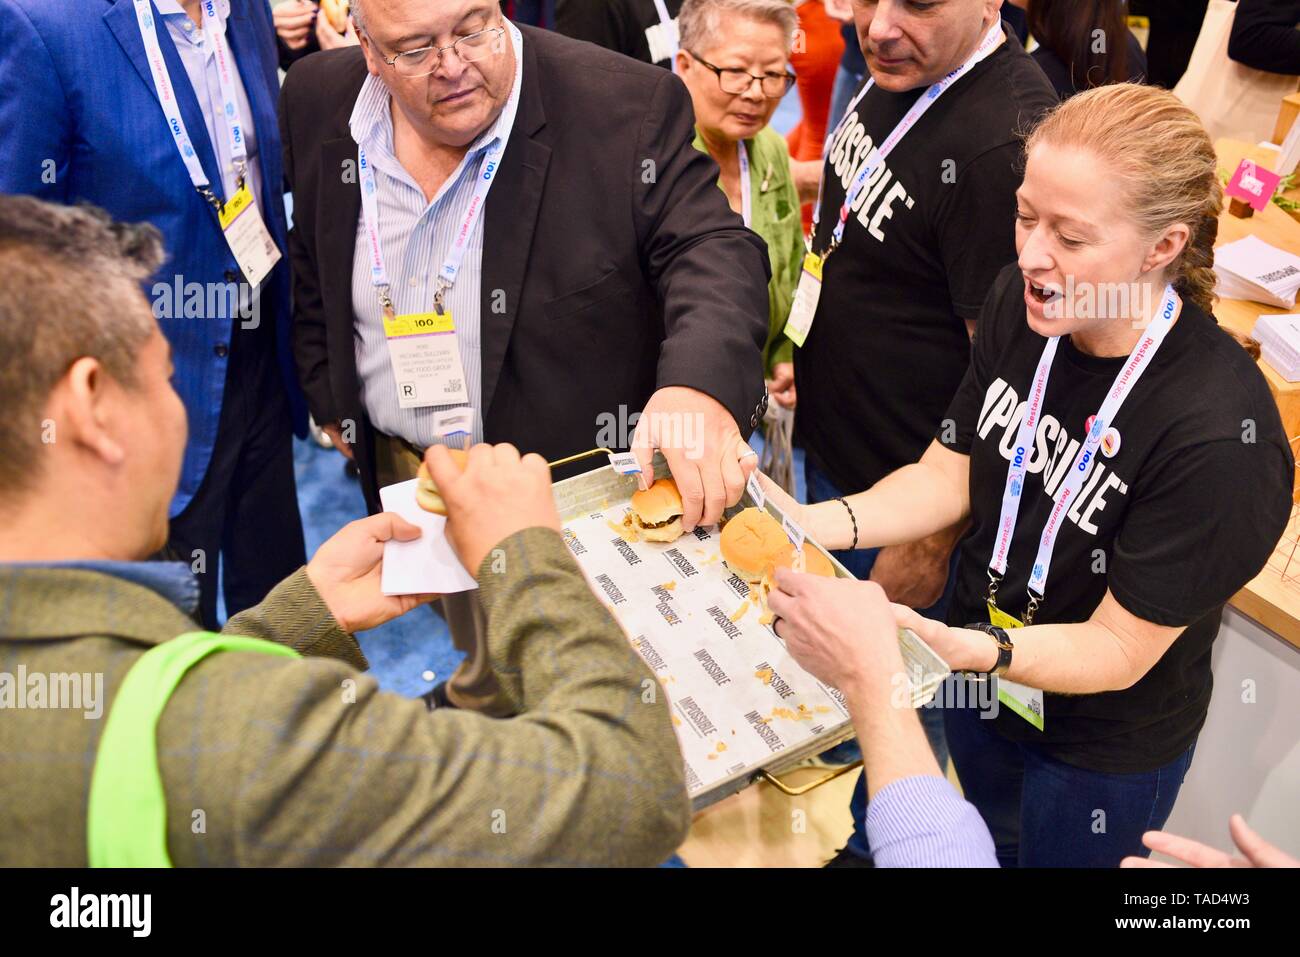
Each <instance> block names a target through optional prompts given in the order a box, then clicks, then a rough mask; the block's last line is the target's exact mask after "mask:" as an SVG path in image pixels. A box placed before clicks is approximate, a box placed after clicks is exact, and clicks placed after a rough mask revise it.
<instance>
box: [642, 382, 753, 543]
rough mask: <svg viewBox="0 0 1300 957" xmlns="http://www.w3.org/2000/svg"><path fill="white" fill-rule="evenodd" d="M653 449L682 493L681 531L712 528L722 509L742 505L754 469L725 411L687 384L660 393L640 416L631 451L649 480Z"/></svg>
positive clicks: (746, 447) (737, 430)
mask: <svg viewBox="0 0 1300 957" xmlns="http://www.w3.org/2000/svg"><path fill="white" fill-rule="evenodd" d="M655 449H658V450H659V451H660V452H662V453H663V456H664V459H665V460H667V462H668V468H669V469H670V470H671V471H672V473H673V481H675V482H676V483H677V489H678V491H680V492H681V495H682V530H683V531H685V532H689V531H691V530H692V529H694V528H695V526H697V525H716V524H717V523H718V519H720V518H721V517H722V511H723V509H725V508H726V507H727V506H729V505H735V504H736V503H737V502H738V501H740V496H741V493H742V492H744V490H745V481H746V479H748V478H749V473H750V472H752V471H753V470H754V468H755V466H757V465H758V456H757V455H756V454H754V452H753V451H752V450H751V449H750V448H749V446H748V445H746V444H745V441H744V439H742V438H741V435H740V430H739V429H738V428H736V420H735V419H733V418H732V417H731V413H730V412H728V411H727V409H726V407H725V406H723V405H722V403H720V402H718V400H717V399H714V398H713V397H712V396H709V395H705V394H704V393H703V392H700V391H699V390H697V389H691V388H687V387H686V386H665V387H664V388H662V389H660V390H658V391H657V392H656V393H655V394H654V395H652V396H651V397H650V401H649V402H647V403H646V406H645V409H643V410H642V412H641V418H640V419H639V420H638V422H637V426H636V434H635V435H633V436H632V451H633V453H634V454H635V455H636V458H637V461H638V462H639V463H640V464H641V474H642V475H644V476H649V477H652V478H653V475H654V473H653V470H652V467H651V462H652V460H653V459H654V452H655Z"/></svg>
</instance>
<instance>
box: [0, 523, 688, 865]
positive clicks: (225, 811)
mask: <svg viewBox="0 0 1300 957" xmlns="http://www.w3.org/2000/svg"><path fill="white" fill-rule="evenodd" d="M499 549H500V555H499V556H498V557H497V558H496V559H495V560H496V561H497V562H498V567H500V568H501V571H500V573H499V574H498V573H495V572H494V571H493V569H492V562H493V560H494V559H493V557H492V556H491V555H490V556H489V557H488V559H486V560H485V561H484V564H483V566H482V567H481V568H480V569H479V574H478V579H479V582H480V595H481V598H482V600H483V604H484V608H485V610H486V611H487V615H488V638H487V641H488V649H489V653H490V655H491V660H492V664H493V666H494V668H495V669H496V671H497V674H498V677H499V679H500V682H501V686H502V688H503V690H504V691H505V693H506V694H507V695H508V696H510V698H511V699H512V701H513V702H514V703H515V704H516V705H517V707H518V710H519V711H520V712H521V713H520V716H519V717H515V718H511V719H506V720H493V719H490V718H485V717H482V716H480V715H478V714H475V713H472V712H465V711H457V710H446V709H444V710H438V711H435V712H433V713H429V712H428V711H426V709H425V705H424V702H423V701H420V700H418V699H409V698H404V697H401V696H399V695H394V694H389V693H385V692H381V691H380V690H379V687H378V685H377V684H376V682H375V681H374V679H373V678H370V677H367V676H366V675H364V674H362V673H360V671H359V670H358V669H362V668H365V667H366V661H365V658H364V656H363V655H362V653H361V649H360V647H359V646H358V645H357V643H356V641H355V640H354V639H353V638H352V636H351V635H348V634H346V633H345V632H343V631H341V630H339V628H338V626H337V623H336V622H335V620H334V618H333V616H332V615H331V614H330V612H329V610H328V609H327V608H326V607H325V604H324V603H323V602H322V600H321V598H320V596H319V595H318V594H317V592H316V590H315V588H314V587H313V586H312V584H311V582H310V581H309V580H308V578H307V576H306V573H305V572H304V571H301V570H300V571H298V572H296V573H295V574H294V575H292V576H290V577H289V578H287V579H286V580H285V581H284V582H282V583H281V584H280V585H278V586H277V587H276V588H275V589H274V590H273V591H272V592H271V594H270V595H269V596H268V597H267V599H266V600H265V601H264V602H262V603H261V604H260V605H258V606H257V607H255V608H252V609H250V610H248V611H246V612H244V613H243V614H240V615H237V616H235V617H234V618H232V619H231V621H230V623H229V624H228V625H227V626H226V629H225V631H226V632H227V633H231V634H240V635H247V636H251V637H255V638H264V639H267V640H270V641H277V642H281V643H283V644H286V645H290V646H292V647H293V648H295V649H296V650H298V651H299V652H301V653H302V654H303V655H305V656H307V657H305V658H301V659H298V658H285V657H280V656H272V655H266V654H259V653H256V652H221V653H218V654H214V655H211V656H209V657H207V658H205V659H203V660H202V661H201V662H199V663H198V664H197V665H195V666H194V667H193V668H192V669H191V670H190V671H189V672H188V674H187V675H186V677H185V678H184V680H183V681H182V682H181V683H180V685H179V686H178V687H177V688H176V691H175V693H174V694H173V695H172V697H171V699H170V701H169V703H168V705H167V708H166V710H165V711H164V713H163V716H162V720H161V721H160V723H159V730H158V742H157V743H158V761H159V765H160V771H161V774H162V780H163V784H164V790H165V793H166V796H167V803H168V814H167V824H168V829H167V831H168V833H167V846H168V851H169V853H170V856H171V859H172V861H173V862H174V863H175V864H176V865H177V866H186V865H189V866H195V865H198V866H203V865H210V866H275V865H306V866H321V865H360V866H365V865H416V866H420V865H424V866H450V865H474V866H489V865H541V864H546V865H652V864H657V863H659V862H661V861H662V860H664V859H665V858H666V857H667V856H668V855H669V854H671V853H672V852H673V851H674V850H675V849H676V848H677V847H678V845H679V844H680V843H681V841H682V840H683V839H684V837H685V835H686V831H687V829H688V827H689V825H690V804H689V801H688V799H687V795H686V790H685V785H684V769H683V765H682V759H681V753H680V751H679V750H678V747H677V740H676V737H675V735H674V732H673V728H672V724H671V722H670V719H669V715H668V706H667V701H666V700H665V696H664V695H663V694H661V693H657V692H658V691H659V688H658V685H657V684H656V683H655V681H654V677H653V675H652V674H651V672H650V670H649V669H648V668H647V667H646V666H645V665H644V664H643V663H642V661H641V659H640V658H639V657H638V656H637V655H636V654H635V653H634V652H633V651H632V649H631V646H630V645H629V644H628V641H627V638H626V637H625V636H624V634H623V632H622V631H621V629H620V628H619V626H618V624H617V623H616V622H615V621H614V619H613V618H612V617H611V616H610V614H609V613H608V611H606V610H605V608H604V607H603V606H602V605H601V604H600V602H599V601H597V599H596V598H595V597H594V596H593V595H592V594H591V591H590V589H589V588H588V586H587V583H586V581H585V579H584V578H583V576H582V572H581V571H580V570H579V568H578V567H577V565H576V563H575V562H574V560H573V558H572V556H571V555H570V554H569V552H568V549H567V548H566V547H565V546H564V544H563V540H562V539H561V538H560V536H559V535H557V534H556V533H555V532H552V531H547V530H545V529H528V530H526V531H523V532H520V533H518V534H516V535H514V536H512V537H511V538H509V539H507V540H506V541H505V542H502V543H501V545H500V546H499ZM501 561H504V566H501V565H500V562H501ZM411 614H414V615H425V614H429V612H428V611H426V610H423V609H417V610H415V611H413V612H411ZM194 627H195V626H194V623H193V622H192V621H191V620H190V619H188V618H187V617H186V616H185V615H184V614H182V613H181V612H180V611H179V610H178V609H177V608H176V607H175V606H174V605H172V604H171V603H170V602H168V601H167V600H166V599H164V598H162V597H161V596H159V595H158V594H156V593H155V592H153V591H151V590H150V589H148V588H145V587H143V586H140V585H136V584H133V583H131V582H127V581H124V580H122V579H118V578H116V577H113V576H110V575H106V574H101V573H98V572H92V571H83V570H72V569H39V568H18V567H15V566H12V565H8V566H7V565H3V564H0V672H3V673H8V674H9V675H10V676H16V675H17V674H19V669H20V667H21V668H23V669H25V673H26V674H27V675H28V676H30V675H33V674H37V673H40V674H45V675H51V674H54V673H68V672H73V671H76V672H88V673H91V674H96V673H98V674H102V675H103V692H104V698H106V699H107V700H106V702H104V703H103V707H102V709H101V716H100V717H99V718H98V719H97V720H96V719H95V718H93V717H92V718H89V719H88V718H87V717H86V716H85V715H84V713H83V711H82V710H73V709H52V708H47V709H43V710H37V709H32V708H27V709H22V710H19V709H12V710H4V711H0V866H15V865H17V866H29V865H39V866H84V865H85V864H86V862H87V851H86V812H87V801H88V794H89V789H90V780H91V773H92V771H93V770H94V766H95V754H96V746H97V743H98V741H99V737H100V734H101V732H102V728H103V724H104V720H103V719H104V717H106V716H107V715H108V714H109V710H110V709H111V707H112V703H113V698H114V693H115V691H116V689H117V687H118V686H119V684H120V683H121V681H122V678H123V676H124V675H125V674H126V672H127V671H128V669H130V667H131V666H132V665H133V664H134V663H135V661H136V660H137V659H138V658H139V657H140V655H142V654H143V653H144V652H145V651H146V650H147V649H148V648H150V647H152V646H154V645H156V644H158V643H159V642H162V641H166V640H167V639H169V638H172V637H174V636H176V635H179V634H182V633H185V632H189V631H193V630H194ZM11 680H12V679H11ZM647 688H652V689H653V691H654V692H656V694H653V695H648V694H647V691H646V689H647Z"/></svg>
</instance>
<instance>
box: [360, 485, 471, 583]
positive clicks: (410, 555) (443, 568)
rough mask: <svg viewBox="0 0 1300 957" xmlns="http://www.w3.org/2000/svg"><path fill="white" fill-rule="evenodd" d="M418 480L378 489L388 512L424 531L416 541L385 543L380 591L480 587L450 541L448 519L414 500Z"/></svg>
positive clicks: (381, 501) (381, 500) (391, 541)
mask: <svg viewBox="0 0 1300 957" xmlns="http://www.w3.org/2000/svg"><path fill="white" fill-rule="evenodd" d="M418 482H419V479H411V480H410V481H409V482H398V483H397V484H396V485H389V486H388V487H386V488H381V489H380V490H379V501H380V503H381V504H382V505H383V506H384V511H385V512H396V513H397V514H398V515H400V516H402V518H404V519H406V520H407V521H408V522H410V523H411V524H413V525H419V526H420V528H421V529H422V530H423V532H424V534H422V535H421V536H420V537H419V538H417V539H416V540H415V541H413V542H399V541H396V540H393V539H390V540H389V541H387V542H385V543H384V570H383V573H382V576H381V579H380V590H381V591H383V593H384V594H385V595H423V594H437V595H449V594H451V593H452V592H460V591H469V590H470V589H472V588H477V587H478V582H476V581H474V576H473V575H471V574H470V573H469V572H467V571H466V570H465V566H464V565H462V564H461V563H460V560H459V559H458V558H457V557H456V553H455V552H454V551H452V548H451V543H450V542H448V541H447V535H446V526H447V519H445V518H443V516H441V515H434V514H433V513H432V512H426V511H425V510H424V509H422V508H420V506H419V504H418V503H417V502H416V501H415V486H416V485H417V484H418Z"/></svg>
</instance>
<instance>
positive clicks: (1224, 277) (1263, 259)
mask: <svg viewBox="0 0 1300 957" xmlns="http://www.w3.org/2000/svg"><path fill="white" fill-rule="evenodd" d="M1214 272H1215V274H1216V275H1217V276H1218V277H1219V284H1218V287H1217V291H1218V293H1219V295H1220V296H1221V297H1222V298H1224V299H1250V300H1252V301H1254V302H1262V303H1264V304H1266V305H1269V306H1277V307H1278V308H1279V309H1290V308H1292V307H1293V306H1294V305H1295V297H1296V291H1297V290H1300V256H1295V255H1292V254H1291V253H1289V252H1287V251H1286V250H1284V249H1278V248H1277V247H1276V246H1270V245H1269V244H1268V243H1266V242H1264V241H1263V240H1262V239H1260V238H1259V237H1257V236H1247V237H1246V238H1245V239H1239V240H1237V241H1236V242H1235V243H1228V244H1227V245H1226V246H1220V247H1219V248H1218V249H1216V250H1215V251H1214Z"/></svg>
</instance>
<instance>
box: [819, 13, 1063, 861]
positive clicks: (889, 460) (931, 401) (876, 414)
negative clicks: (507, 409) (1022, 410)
mask: <svg viewBox="0 0 1300 957" xmlns="http://www.w3.org/2000/svg"><path fill="white" fill-rule="evenodd" d="M1001 6H1002V4H1001V2H1000V0H948V2H945V3H943V4H939V5H935V6H932V7H931V8H929V9H926V10H917V9H915V8H913V7H912V6H911V5H909V4H905V3H898V2H892V0H881V2H879V3H871V4H866V3H855V4H854V5H853V16H854V26H855V28H856V31H857V36H858V41H859V44H860V45H861V47H862V51H863V53H864V55H865V57H866V61H867V69H868V71H869V74H870V77H869V80H870V81H874V83H873V85H872V86H871V88H870V89H867V90H866V91H865V92H862V91H859V92H860V93H861V96H859V97H858V98H857V100H856V103H855V104H854V105H853V107H852V108H851V109H850V110H849V112H848V114H847V115H846V116H845V117H844V119H843V120H842V121H841V122H840V124H839V126H838V127H837V128H836V129H835V132H834V134H833V135H832V137H831V142H830V145H829V148H828V150H827V155H826V159H825V167H824V169H823V172H822V178H823V187H822V200H821V215H820V218H819V222H818V227H817V229H816V231H815V235H814V237H813V244H812V245H813V251H814V252H815V253H823V252H824V251H825V250H826V249H827V248H828V247H829V246H830V244H831V239H832V233H833V230H834V228H835V225H836V223H837V222H838V220H839V214H840V210H841V207H842V206H843V204H844V197H845V193H846V192H847V191H848V188H849V186H850V184H852V183H853V181H854V180H855V179H856V178H857V176H858V174H859V170H861V169H862V167H863V165H864V164H865V163H867V162H868V157H869V155H870V153H871V152H872V150H873V148H874V147H875V145H876V144H879V143H881V142H883V141H884V140H885V139H886V138H887V137H889V135H890V133H891V132H892V131H893V130H894V128H895V127H896V126H897V125H898V124H899V121H900V120H902V119H903V117H904V116H906V115H907V114H908V111H909V110H910V109H911V108H912V107H913V105H914V104H916V103H917V102H918V101H919V100H920V98H921V97H922V96H923V95H924V94H925V91H926V89H927V88H928V87H930V86H931V84H934V83H936V82H938V81H940V80H942V79H943V78H944V77H945V76H947V75H948V74H949V73H950V72H951V71H953V70H955V69H957V68H958V67H960V66H962V65H963V64H964V63H966V61H967V60H968V59H971V58H973V57H975V56H976V55H977V52H978V51H980V50H981V48H983V59H981V60H979V62H978V63H976V64H975V65H974V66H973V67H971V68H970V69H969V71H968V72H967V73H965V74H964V75H963V76H961V77H960V78H959V79H957V80H956V81H955V82H954V83H952V84H951V86H949V87H948V88H947V89H946V90H945V91H944V92H943V94H942V95H941V96H940V97H939V99H938V100H937V101H935V102H933V103H932V104H931V106H930V107H929V109H928V110H927V111H926V112H925V113H924V114H922V115H921V117H920V119H919V120H918V121H917V122H916V123H915V125H914V126H912V127H911V129H910V130H908V131H907V132H906V134H905V135H904V136H903V138H902V140H901V141H899V142H898V143H897V145H896V146H894V148H893V149H892V150H891V151H890V152H889V153H888V155H887V156H886V157H885V161H884V162H883V163H880V164H878V165H877V166H876V168H875V169H874V171H873V172H872V173H871V174H870V176H869V177H868V179H867V180H866V183H865V185H864V186H863V187H862V188H861V189H860V190H859V192H858V194H857V198H856V199H855V200H854V202H853V208H852V209H851V210H850V212H849V215H848V219H847V221H846V223H845V227H844V232H843V237H842V241H841V243H840V245H839V246H838V248H837V249H836V250H835V252H834V253H833V254H832V255H831V256H830V257H829V258H828V259H826V260H825V267H824V271H823V285H822V290H821V296H820V299H819V302H818V306H817V310H816V312H815V314H814V318H813V324H812V326H811V329H810V330H809V332H808V334H807V339H806V340H805V342H804V346H803V347H802V348H800V349H797V350H796V351H795V381H796V383H797V384H798V388H799V409H798V412H797V418H796V422H795V428H796V430H797V433H798V436H799V438H800V439H801V440H802V442H803V445H804V448H805V450H806V452H807V488H808V501H809V502H818V501H825V500H827V499H830V498H834V497H836V496H839V495H842V494H847V493H851V492H857V491H861V490H863V489H866V488H868V487H870V486H871V485H873V484H874V483H875V482H877V481H878V480H879V479H881V478H883V477H884V476H886V475H887V474H889V473H890V472H892V471H894V470H895V469H897V468H901V467H902V466H904V465H906V464H908V463H910V462H914V461H916V460H917V459H918V458H920V456H921V453H922V452H923V451H924V450H925V448H926V446H927V445H928V444H929V442H930V439H931V437H932V436H933V435H934V433H935V431H936V430H937V429H938V427H939V425H940V420H941V419H942V418H943V416H944V413H945V410H946V409H947V407H948V403H949V400H950V399H951V398H952V396H953V393H954V392H956V390H957V387H958V385H960V383H961V381H962V376H963V375H964V374H965V371H966V367H967V365H968V364H969V360H970V335H971V333H972V332H973V330H974V326H975V320H976V318H977V316H978V315H979V310H980V306H981V304H982V303H983V301H984V297H985V295H986V293H987V292H988V290H989V287H990V286H991V285H992V284H993V280H994V278H995V277H996V276H997V274H998V271H999V270H1000V269H1001V268H1002V267H1003V266H1005V265H1006V264H1007V263H1009V262H1013V261H1014V260H1015V258H1016V251H1015V238H1014V223H1015V190H1016V187H1017V186H1019V185H1020V176H1021V158H1020V154H1021V139H1020V136H1021V134H1022V133H1025V132H1027V131H1028V130H1029V129H1030V128H1031V127H1032V125H1033V123H1034V121H1035V120H1036V119H1037V118H1038V117H1039V116H1040V115H1041V114H1042V113H1043V112H1044V111H1046V110H1047V109H1048V108H1050V107H1051V106H1052V105H1053V104H1055V103H1056V94H1055V93H1054V92H1053V90H1052V87H1051V85H1050V84H1049V83H1048V81H1047V78H1046V77H1045V76H1043V73H1042V71H1041V70H1040V69H1039V68H1038V67H1037V66H1036V65H1035V64H1034V62H1033V61H1032V60H1031V59H1030V58H1029V57H1028V55H1027V54H1026V53H1025V52H1024V48H1023V47H1022V46H1021V45H1020V43H1019V41H1018V40H1017V39H1016V38H1015V35H1014V34H1012V33H1009V31H1006V30H1005V28H1004V27H1002V26H1001V20H1000V16H999V14H1000V8H1001ZM995 24H998V25H999V26H998V27H997V29H1000V30H1002V31H1003V32H1002V34H1001V35H998V34H997V33H995V32H994V30H995V27H994V25H995ZM990 37H992V38H993V39H994V40H995V41H996V42H997V46H996V47H994V48H993V49H992V51H991V52H989V50H988V44H987V41H988V40H989V38H990ZM960 531H961V529H960V528H953V529H950V530H948V531H946V532H943V533H940V534H939V535H936V536H934V537H932V538H929V539H925V540H923V541H921V542H917V543H915V544H910V545H899V546H891V547H889V548H885V549H881V550H879V551H877V550H873V549H858V550H855V551H851V552H837V553H836V557H837V558H839V559H840V561H841V562H842V563H843V564H844V565H845V567H846V568H848V569H849V570H850V571H851V572H853V573H854V575H856V576H857V577H859V578H867V577H870V578H871V579H872V580H873V581H876V582H878V583H879V584H880V585H881V586H882V587H883V588H884V589H885V592H886V593H887V594H888V595H889V597H890V599H891V600H893V601H896V602H900V603H903V604H908V605H911V606H913V607H915V608H919V609H923V614H925V615H926V616H927V617H931V618H942V617H943V616H944V614H945V612H946V604H947V597H948V595H949V594H950V589H949V590H948V591H945V585H948V584H949V579H950V574H949V573H950V570H951V556H952V553H953V547H954V545H955V544H956V541H957V538H958V535H959V533H960ZM922 722H923V724H924V725H925V729H926V733H927V735H929V737H930V741H931V744H932V745H933V746H934V748H935V752H936V757H937V758H938V760H939V764H940V766H943V765H944V764H945V763H946V761H947V749H946V747H945V746H944V744H943V727H942V713H941V712H940V711H938V710H935V709H930V710H927V711H926V712H924V713H923V715H922ZM851 810H852V812H853V815H854V819H855V820H861V819H862V818H863V817H864V816H865V814H866V789H865V787H864V784H863V782H862V781H859V782H858V785H857V789H856V791H855V792H854V798H853V803H852V805H851ZM869 853H870V850H869V848H868V847H867V845H866V842H865V839H864V836H863V835H862V834H861V832H858V833H855V834H854V835H853V837H852V838H850V840H849V843H848V845H847V846H846V847H845V848H844V849H843V850H842V851H841V852H840V853H839V854H838V855H837V856H836V857H835V859H834V860H832V862H831V866H855V865H858V864H860V863H861V862H862V861H863V860H865V859H867V857H868V855H869Z"/></svg>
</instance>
